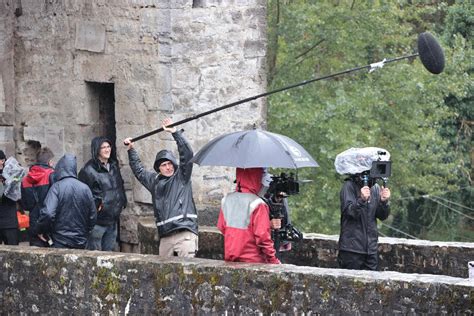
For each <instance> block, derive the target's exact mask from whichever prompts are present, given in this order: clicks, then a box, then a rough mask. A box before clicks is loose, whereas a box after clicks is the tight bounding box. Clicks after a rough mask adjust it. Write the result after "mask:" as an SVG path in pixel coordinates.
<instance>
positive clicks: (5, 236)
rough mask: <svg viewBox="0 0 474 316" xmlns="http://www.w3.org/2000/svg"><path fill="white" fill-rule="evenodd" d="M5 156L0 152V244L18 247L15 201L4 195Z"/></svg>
mask: <svg viewBox="0 0 474 316" xmlns="http://www.w3.org/2000/svg"><path fill="white" fill-rule="evenodd" d="M6 158H7V157H6V156H5V153H4V152H3V150H0V244H2V243H4V244H5V245H18V243H19V236H18V218H17V216H16V209H17V207H16V201H14V200H12V199H10V198H8V197H7V196H6V195H5V194H4V191H5V187H6V181H5V180H6V179H5V177H6V176H5V175H4V174H3V171H4V167H5V162H6Z"/></svg>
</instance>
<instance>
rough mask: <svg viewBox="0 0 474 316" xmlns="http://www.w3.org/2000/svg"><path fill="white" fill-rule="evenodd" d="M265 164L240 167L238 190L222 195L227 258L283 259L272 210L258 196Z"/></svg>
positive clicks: (221, 226) (221, 219) (219, 225)
mask: <svg viewBox="0 0 474 316" xmlns="http://www.w3.org/2000/svg"><path fill="white" fill-rule="evenodd" d="M262 174H263V169H262V168H248V169H241V168H237V170H236V176H237V188H236V190H237V191H236V192H233V193H230V194H227V195H226V196H225V197H224V198H223V199H222V206H221V211H220V213H219V219H218V222H217V228H219V230H220V231H221V232H222V234H223V235H224V260H225V261H237V262H254V263H276V264H278V263H280V260H278V258H277V257H276V255H275V248H274V245H273V241H272V238H271V235H270V210H269V207H268V205H267V204H266V203H265V201H264V200H263V199H261V198H260V197H258V195H257V194H258V192H259V191H260V189H261V187H262V183H261V181H262Z"/></svg>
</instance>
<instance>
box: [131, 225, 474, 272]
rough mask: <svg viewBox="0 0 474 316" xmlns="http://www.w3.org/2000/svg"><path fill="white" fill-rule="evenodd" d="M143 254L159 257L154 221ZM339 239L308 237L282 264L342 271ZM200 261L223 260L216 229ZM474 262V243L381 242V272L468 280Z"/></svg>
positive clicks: (143, 233) (210, 230) (143, 234)
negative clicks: (471, 264) (469, 270)
mask: <svg viewBox="0 0 474 316" xmlns="http://www.w3.org/2000/svg"><path fill="white" fill-rule="evenodd" d="M138 231H139V237H140V244H139V245H140V253H144V254H158V241H159V239H158V234H157V230H156V226H155V224H154V221H153V220H152V219H151V218H149V219H142V220H140V223H139V227H138ZM337 240H338V236H328V235H320V234H305V236H304V239H303V240H302V241H301V242H298V243H293V245H292V250H291V251H289V252H283V253H281V257H282V262H284V263H288V264H294V265H298V266H309V267H320V268H338V264H337ZM198 257H200V258H207V259H218V260H223V258H224V242H223V237H222V235H221V233H220V232H219V231H218V230H217V228H214V227H203V226H201V227H200V232H199V252H198ZM473 259H474V243H459V242H433V241H427V240H408V239H403V238H385V237H382V238H379V270H381V271H398V272H403V273H423V274H437V275H449V276H454V277H462V278H467V277H468V273H469V272H468V266H467V264H468V262H469V261H472V260H473Z"/></svg>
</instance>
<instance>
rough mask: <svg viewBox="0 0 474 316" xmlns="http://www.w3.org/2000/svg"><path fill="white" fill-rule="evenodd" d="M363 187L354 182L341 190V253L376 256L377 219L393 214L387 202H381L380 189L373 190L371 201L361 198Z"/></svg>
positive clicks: (375, 187) (351, 181)
mask: <svg viewBox="0 0 474 316" xmlns="http://www.w3.org/2000/svg"><path fill="white" fill-rule="evenodd" d="M361 188H362V185H361V184H358V183H356V182H355V181H354V180H353V179H348V180H346V181H345V182H344V186H343V187H342V189H341V193H340V198H341V232H340V235H339V250H344V251H350V252H356V253H360V254H376V253H377V242H378V230H377V218H378V219H380V220H385V219H386V218H387V217H388V215H389V214H390V207H389V205H388V203H387V202H381V201H380V186H379V185H378V184H375V185H374V186H372V187H371V189H370V199H369V202H365V201H364V200H363V199H362V198H361V197H360V189H361Z"/></svg>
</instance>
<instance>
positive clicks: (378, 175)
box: [362, 151, 392, 187]
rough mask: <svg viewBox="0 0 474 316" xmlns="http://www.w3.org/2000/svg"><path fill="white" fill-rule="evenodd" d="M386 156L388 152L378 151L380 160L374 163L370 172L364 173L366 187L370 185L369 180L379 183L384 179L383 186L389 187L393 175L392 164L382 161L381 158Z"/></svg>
mask: <svg viewBox="0 0 474 316" xmlns="http://www.w3.org/2000/svg"><path fill="white" fill-rule="evenodd" d="M386 154H387V152H385V151H377V155H379V160H376V161H373V162H372V167H371V168H370V170H369V171H366V172H364V173H362V179H363V181H364V185H368V184H369V179H372V181H373V182H377V180H378V179H382V181H383V186H384V187H387V184H388V178H389V177H390V176H391V175H392V162H391V161H382V160H380V159H381V158H380V156H384V155H386Z"/></svg>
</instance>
